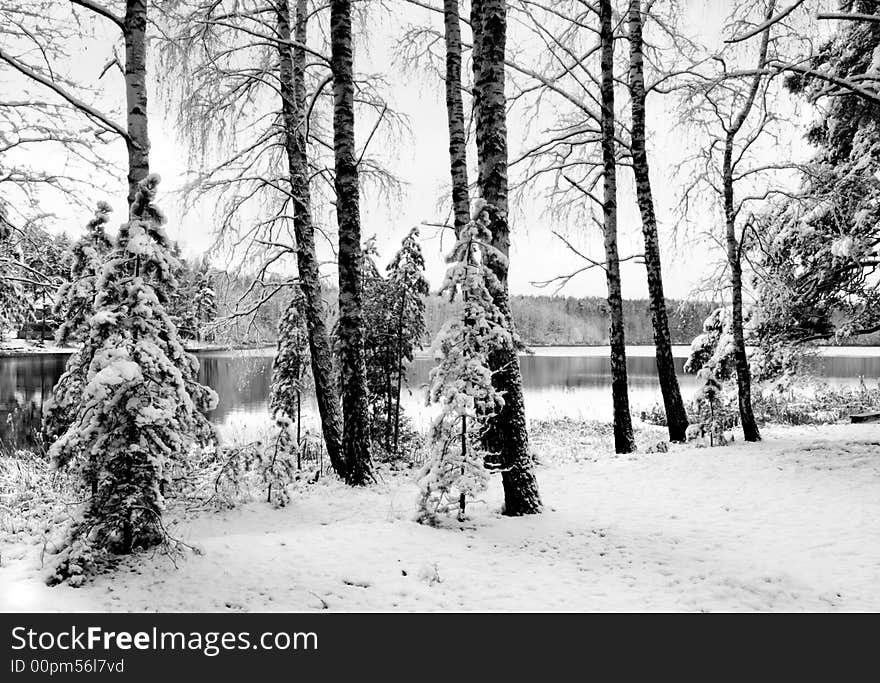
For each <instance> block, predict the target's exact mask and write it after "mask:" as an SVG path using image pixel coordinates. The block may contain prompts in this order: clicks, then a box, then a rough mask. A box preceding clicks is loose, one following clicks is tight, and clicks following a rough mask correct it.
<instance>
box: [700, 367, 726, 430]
mask: <svg viewBox="0 0 880 683" xmlns="http://www.w3.org/2000/svg"><path fill="white" fill-rule="evenodd" d="M697 379H698V380H699V381H700V384H699V387H698V389H697V393H696V395H695V396H694V398H695V400H696V402H697V405H706V406H707V407H708V409H709V445H710V446H714V445H715V442H716V441H718V442H721V441H723V440H724V439H723V436H722V430H721V427H720V425H719V423H718V420H717V418H716V415H715V404H716V402H717V401H718V397H719V395H720V394H721V382H719V381H718V379H717V378H716V376H715V366H714V365H713V364H711V363H710V364H707V365H704V366H703V367H702V368H700V369H699V370H698V371H697Z"/></svg>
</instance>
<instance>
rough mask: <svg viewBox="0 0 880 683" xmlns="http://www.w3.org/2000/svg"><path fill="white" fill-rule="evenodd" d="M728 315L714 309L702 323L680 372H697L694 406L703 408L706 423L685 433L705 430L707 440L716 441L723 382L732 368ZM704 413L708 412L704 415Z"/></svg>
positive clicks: (732, 359) (730, 376)
mask: <svg viewBox="0 0 880 683" xmlns="http://www.w3.org/2000/svg"><path fill="white" fill-rule="evenodd" d="M730 324H731V315H730V310H729V309H727V308H716V309H715V310H713V311H712V312H711V313H710V314H709V315H708V316H707V317H706V320H705V321H704V322H703V331H702V332H701V333H700V334H698V335H697V336H696V337H695V338H694V340H693V341H692V342H691V349H690V353H689V355H688V358H687V360H686V361H685V363H684V371H685V372H687V373H690V374H694V375H697V377H698V379H699V380H700V384H699V388H698V390H697V393H696V395H695V397H694V399H695V402H696V404H697V407H698V408H700V409H702V408H705V409H706V411H705V413H704V416H707V417H708V420H707V421H706V422H708V425H707V424H706V423H701V424H695V425H691V427H690V428H689V430H688V434H689V435H693V434H695V433H705V432H706V431H707V430H706V427H707V426H708V428H709V429H708V431H709V435H710V442H712V443H714V441H716V440H720V439H718V438H717V437H719V436H720V435H721V428H722V427H723V425H722V420H721V415H719V414H718V410H717V408H718V406H719V401H720V399H721V397H722V393H723V387H724V382H725V381H728V380H730V379H732V378H733V376H734V372H735V370H736V365H735V358H734V344H733V334H732V333H731V329H730ZM706 413H707V414H708V415H706Z"/></svg>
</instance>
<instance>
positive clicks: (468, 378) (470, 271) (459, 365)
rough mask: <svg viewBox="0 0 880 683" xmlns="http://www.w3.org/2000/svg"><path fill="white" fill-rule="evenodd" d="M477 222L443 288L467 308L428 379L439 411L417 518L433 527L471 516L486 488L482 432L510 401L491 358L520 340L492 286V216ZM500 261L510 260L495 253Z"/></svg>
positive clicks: (437, 351) (468, 229) (440, 338)
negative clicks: (470, 501) (495, 380)
mask: <svg viewBox="0 0 880 683" xmlns="http://www.w3.org/2000/svg"><path fill="white" fill-rule="evenodd" d="M475 216H476V218H475V219H474V220H472V221H471V222H470V223H469V224H467V225H466V226H464V227H463V228H462V229H461V230H460V232H459V236H458V239H457V240H456V243H455V247H454V248H453V250H452V253H451V254H450V255H449V257H448V259H447V260H448V262H449V263H450V266H449V269H448V270H447V272H446V278H445V280H444V282H443V286H442V288H441V290H440V292H441V293H442V294H447V295H448V296H449V297H450V299H452V298H454V297H455V296H456V295H458V296H459V297H460V298H461V301H462V304H461V310H460V311H459V313H458V315H457V316H456V317H455V318H453V319H451V320H449V321H448V322H447V323H446V324H445V325H444V326H443V328H442V329H441V330H440V332H439V333H438V335H437V338H436V339H435V341H434V345H433V349H434V357H435V359H436V360H437V365H436V366H435V367H434V368H433V369H432V370H431V373H430V375H429V380H428V402H429V403H436V404H439V406H440V413H439V415H438V416H437V417H436V418H435V420H434V422H433V425H432V430H431V440H432V453H431V455H430V457H429V459H428V461H427V462H426V463H425V466H424V467H423V468H422V471H421V473H420V478H419V486H420V489H421V490H420V493H419V498H418V513H417V519H418V520H419V521H421V522H431V521H434V520H435V519H436V518H437V516H438V515H439V514H441V513H444V512H447V511H449V510H450V509H454V507H455V505H456V503H457V507H458V515H459V518H462V517H463V516H464V513H465V505H466V502H467V497H468V496H471V497H472V496H473V495H475V494H477V493H479V492H481V491H483V490H484V489H485V488H486V485H487V483H488V478H489V472H488V470H487V469H486V465H485V460H486V456H487V455H489V454H488V453H487V452H486V450H485V449H484V447H483V445H482V442H483V438H482V437H483V432H484V430H485V427H486V421H487V419H489V418H490V417H491V416H492V415H493V414H495V413H496V412H497V411H498V410H499V409H500V408H501V407H502V406H503V403H504V399H503V397H502V396H501V394H500V393H499V392H498V391H497V390H496V389H495V388H494V387H493V386H492V371H491V370H490V368H489V360H488V356H489V354H490V353H491V352H492V351H493V350H495V349H498V348H501V347H502V346H503V345H505V344H512V343H513V339H512V336H511V333H510V331H509V329H508V327H507V321H506V319H505V317H504V315H503V313H502V312H501V311H500V310H499V309H498V307H497V306H496V305H495V303H494V301H493V299H492V295H491V294H490V288H491V287H492V286H493V285H497V283H494V282H493V281H492V280H493V278H494V275H493V274H492V271H491V270H489V268H488V267H487V266H486V265H485V263H484V260H485V257H486V254H487V252H488V251H489V250H492V249H493V248H492V247H491V246H490V245H489V238H490V235H489V231H488V228H487V225H486V213H485V212H484V211H482V207H481V206H480V205H477V207H476V210H475ZM493 256H494V257H495V258H503V256H502V255H501V254H500V253H497V252H495V253H493Z"/></svg>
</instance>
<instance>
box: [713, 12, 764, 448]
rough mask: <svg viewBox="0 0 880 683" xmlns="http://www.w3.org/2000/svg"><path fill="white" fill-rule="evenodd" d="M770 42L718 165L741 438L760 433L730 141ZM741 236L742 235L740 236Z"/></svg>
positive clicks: (754, 89)
mask: <svg viewBox="0 0 880 683" xmlns="http://www.w3.org/2000/svg"><path fill="white" fill-rule="evenodd" d="M775 9H776V2H775V0H771V1H770V2H769V3H768V4H767V13H766V16H765V20H767V21H769V20H770V18H771V17H772V16H773V12H774V10H775ZM769 44H770V30H769V29H768V30H766V31H764V33H763V35H762V36H761V45H760V47H759V49H758V64H757V67H756V71H757V73H756V74H755V76H754V77H753V78H752V81H751V83H750V85H749V91H748V93H747V95H746V98H745V101H744V102H743V105H742V108H741V109H740V110H739V112H737V114H736V116H735V118H734V119H733V121H732V122H731V125H730V127H729V128H728V129H727V135H726V137H725V140H724V160H723V162H722V166H721V181H722V192H723V194H724V234H725V241H726V246H727V265H728V267H729V268H730V289H731V296H730V298H731V307H732V309H733V310H732V316H731V333H732V334H733V358H734V364H735V366H736V388H737V395H738V399H739V418H740V422H741V423H742V430H743V438H744V439H745V440H746V441H760V440H761V433H760V432H759V431H758V423H757V422H756V421H755V414H754V412H753V411H752V376H751V371H750V370H749V359H748V356H747V355H746V341H745V326H744V323H743V318H744V316H743V293H742V245H741V244H740V241H739V240H738V239H737V237H736V217H737V213H738V211H737V209H736V204H735V200H734V188H733V182H734V181H733V174H734V166H735V162H734V161H733V150H734V144H735V143H736V136H737V134H738V133H739V131H740V130H741V129H742V127H743V124H745V122H746V118H748V116H749V113H750V112H751V110H752V107H753V106H754V104H755V98H756V97H757V95H758V89H759V88H760V87H761V77H762V76H761V71H762V69H763V68H764V66H765V65H766V63H767V49H768V46H769ZM743 239H745V236H743Z"/></svg>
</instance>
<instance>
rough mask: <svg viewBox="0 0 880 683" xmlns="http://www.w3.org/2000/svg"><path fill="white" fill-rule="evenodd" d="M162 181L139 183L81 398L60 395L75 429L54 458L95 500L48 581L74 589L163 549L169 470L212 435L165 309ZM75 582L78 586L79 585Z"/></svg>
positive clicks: (93, 336) (100, 309) (112, 265)
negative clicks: (106, 560) (106, 562)
mask: <svg viewBox="0 0 880 683" xmlns="http://www.w3.org/2000/svg"><path fill="white" fill-rule="evenodd" d="M158 182H159V178H158V176H156V175H150V176H148V177H146V178H145V179H144V180H143V181H141V183H140V185H139V188H138V192H137V195H136V197H135V200H134V202H133V203H132V207H131V214H130V220H129V221H128V223H126V224H125V225H123V226H122V228H121V229H120V231H119V235H118V238H117V240H116V244H115V246H114V248H113V250H112V251H111V252H110V254H109V256H108V259H107V262H106V263H105V265H104V267H103V270H102V271H101V275H100V277H99V278H98V281H97V283H96V291H97V294H96V296H95V299H94V313H93V314H92V315H91V316H90V317H89V319H88V336H87V337H86V339H85V341H84V344H83V347H82V349H81V350H80V351H79V352H78V353H77V354H74V356H73V357H72V358H71V361H70V363H69V365H68V373H69V372H71V370H72V368H73V367H77V368H81V369H83V370H84V371H85V372H84V382H83V384H82V387H81V391H79V392H75V393H74V394H72V395H71V394H68V395H64V396H61V397H60V398H62V399H64V400H69V401H72V403H71V404H70V405H68V406H66V407H67V409H68V410H69V411H70V415H71V418H72V422H71V423H70V425H69V427H68V428H67V429H66V431H65V432H64V433H63V434H62V435H61V436H60V437H59V438H58V440H57V441H56V442H55V443H54V444H53V445H52V447H51V449H50V456H51V457H52V460H53V462H54V463H55V464H56V465H58V466H62V465H68V466H71V467H74V468H75V471H77V472H78V473H79V474H80V476H81V477H82V480H83V483H84V484H85V485H86V488H87V490H90V495H89V497H88V499H87V500H86V502H85V504H84V505H83V507H82V509H81V511H80V513H79V516H78V518H77V519H76V520H75V522H74V524H73V525H72V527H71V529H70V532H69V536H68V539H67V542H66V544H65V548H64V549H63V550H62V552H61V556H60V558H59V560H58V562H57V563H56V570H55V574H54V575H53V576H52V577H51V578H50V580H52V581H59V580H63V579H64V578H65V577H73V578H74V579H75V581H77V582H79V581H81V580H82V578H81V577H82V576H83V575H84V574H85V573H88V572H89V571H90V570H93V569H94V563H95V558H96V557H98V556H106V555H107V554H108V553H130V552H132V551H133V550H134V549H136V548H147V547H151V546H154V545H156V544H159V543H163V542H165V541H166V540H167V535H166V533H165V529H164V527H163V525H162V512H163V509H164V499H165V495H166V494H167V493H168V491H169V488H170V486H171V484H172V471H173V470H174V469H175V468H178V467H179V468H184V467H186V465H187V459H188V456H189V455H190V453H191V452H192V451H193V449H195V448H197V447H199V446H203V445H208V444H209V443H211V442H213V440H214V432H213V428H212V427H211V425H210V423H209V422H208V420H207V418H206V417H205V413H207V412H209V411H210V410H213V408H215V407H216V403H217V396H216V394H215V393H214V392H213V391H212V390H211V389H209V388H207V387H204V386H202V385H201V384H199V383H198V381H197V372H198V361H197V360H196V359H195V357H193V356H192V355H191V354H189V353H187V352H186V351H185V350H184V348H183V345H182V343H181V341H180V338H179V336H178V333H177V329H176V328H175V326H174V324H173V323H172V321H171V318H170V317H169V315H168V313H167V311H166V310H165V307H164V303H165V302H167V301H168V300H169V298H170V296H171V294H172V292H173V289H174V287H175V285H176V283H175V280H174V277H173V273H174V266H175V262H174V258H173V256H172V255H171V248H170V247H171V245H170V242H169V239H168V236H167V234H166V232H165V228H164V227H163V226H164V222H165V218H164V216H163V215H162V213H161V212H160V211H159V209H158V208H157V207H156V206H155V205H154V204H153V203H152V202H153V199H154V198H155V193H156V187H157V185H158ZM84 565H86V566H84ZM75 577H80V578H75Z"/></svg>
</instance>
